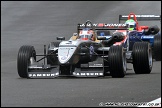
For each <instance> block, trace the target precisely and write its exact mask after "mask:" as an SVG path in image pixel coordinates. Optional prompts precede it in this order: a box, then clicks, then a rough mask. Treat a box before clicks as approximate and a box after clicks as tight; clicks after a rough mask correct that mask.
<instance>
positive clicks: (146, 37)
mask: <svg viewBox="0 0 162 108" xmlns="http://www.w3.org/2000/svg"><path fill="white" fill-rule="evenodd" d="M141 38H145V39H149V38H154V36H141Z"/></svg>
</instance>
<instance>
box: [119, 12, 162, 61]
mask: <svg viewBox="0 0 162 108" xmlns="http://www.w3.org/2000/svg"><path fill="white" fill-rule="evenodd" d="M123 20H124V21H126V20H127V21H129V23H127V21H126V23H127V24H129V26H130V29H132V30H130V31H129V33H128V35H129V46H130V47H129V48H130V50H132V48H133V44H134V43H135V42H140V41H141V42H149V43H150V45H151V47H152V52H153V58H154V59H155V60H156V61H161V32H160V30H159V27H158V26H156V25H155V26H140V25H139V24H138V21H161V15H135V14H134V13H133V12H131V13H130V14H129V15H119V23H120V22H121V21H123ZM131 26H133V27H131ZM122 32H124V31H122ZM125 32H126V31H125Z"/></svg>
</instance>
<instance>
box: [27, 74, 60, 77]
mask: <svg viewBox="0 0 162 108" xmlns="http://www.w3.org/2000/svg"><path fill="white" fill-rule="evenodd" d="M56 75H59V73H55V74H54V73H53V74H51V73H49V74H46V73H43V74H42V73H37V74H34V73H32V74H29V77H49V76H56Z"/></svg>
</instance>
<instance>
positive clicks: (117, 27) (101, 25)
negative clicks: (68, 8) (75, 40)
mask: <svg viewBox="0 0 162 108" xmlns="http://www.w3.org/2000/svg"><path fill="white" fill-rule="evenodd" d="M84 28H89V29H90V30H128V25H126V24H108V23H95V24H87V25H85V24H78V30H82V29H84Z"/></svg>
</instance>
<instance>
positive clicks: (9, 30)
mask: <svg viewBox="0 0 162 108" xmlns="http://www.w3.org/2000/svg"><path fill="white" fill-rule="evenodd" d="M129 12H134V13H135V14H155V15H160V14H161V1H102V2H100V1H1V107H64V106H65V107H85V106H88V107H98V106H99V104H100V103H101V102H103V103H106V102H150V101H152V100H155V99H157V98H160V97H161V62H157V61H156V62H154V63H153V70H152V72H151V73H150V74H141V75H137V74H135V73H134V71H133V67H132V65H131V64H128V67H129V68H130V69H132V70H128V71H127V75H126V76H125V77H124V78H112V77H111V76H107V77H103V78H57V79H23V78H20V77H19V76H18V73H17V53H18V50H19V48H20V47H21V46H22V45H33V46H34V47H35V49H36V52H37V54H43V45H44V44H45V45H48V44H49V43H50V42H52V41H55V40H56V37H58V36H65V37H66V40H68V39H69V38H70V37H71V36H72V34H73V32H76V30H77V28H76V27H77V24H78V23H84V22H85V21H86V20H91V21H92V22H94V23H99V22H101V23H118V15H119V14H126V15H127V14H129ZM140 24H141V25H142V24H147V25H158V26H159V27H161V25H160V22H140Z"/></svg>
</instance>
